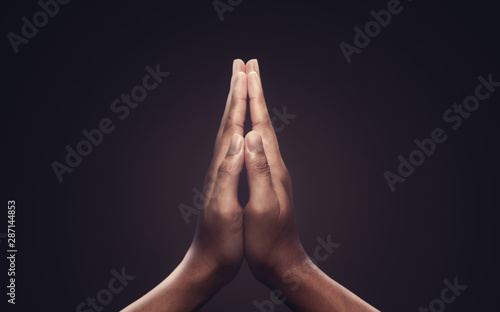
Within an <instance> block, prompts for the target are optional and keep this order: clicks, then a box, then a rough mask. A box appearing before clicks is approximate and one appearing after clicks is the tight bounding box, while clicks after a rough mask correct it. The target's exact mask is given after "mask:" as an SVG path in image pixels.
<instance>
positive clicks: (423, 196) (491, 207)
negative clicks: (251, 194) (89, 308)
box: [0, 0, 500, 312]
mask: <svg viewBox="0 0 500 312" xmlns="http://www.w3.org/2000/svg"><path fill="white" fill-rule="evenodd" d="M387 2H388V1H387V0H382V1H312V2H306V1H279V2H278V1H250V0H244V1H243V2H242V3H241V4H240V5H239V6H237V7H236V8H235V9H234V11H233V12H226V13H225V15H224V17H225V19H224V21H223V22H221V20H220V19H219V17H218V15H217V13H216V11H215V9H214V7H213V6H212V2H211V1H210V0H207V1H141V2H139V1H101V2H87V1H72V2H70V3H68V4H66V5H63V6H61V7H60V11H59V13H58V14H57V15H56V16H55V17H54V18H51V19H50V20H49V22H48V24H47V26H45V27H44V28H41V29H40V30H39V33H38V34H37V35H36V37H35V38H34V39H31V40H30V42H29V43H28V44H26V45H21V46H20V52H19V53H18V54H15V53H14V51H13V49H12V47H11V45H10V44H9V41H8V39H7V36H6V35H7V33H8V32H15V33H17V34H20V30H21V26H22V22H21V17H22V16H27V17H28V18H31V17H32V16H33V14H34V13H35V12H36V11H39V10H40V8H39V6H38V5H37V3H36V1H34V0H31V1H16V2H14V1H9V2H5V3H2V7H3V8H2V10H1V12H2V13H1V16H2V34H3V35H4V37H3V40H2V43H1V51H2V76H3V82H2V84H1V98H2V112H1V113H0V116H1V118H2V119H1V127H2V130H1V133H2V134H1V135H2V136H1V138H2V150H1V157H2V172H1V194H2V196H1V198H2V201H4V204H6V202H7V200H11V199H15V200H16V204H17V205H16V211H17V218H16V226H17V227H16V229H17V231H16V232H17V241H16V242H17V248H18V250H19V252H18V254H17V258H18V259H17V263H16V264H17V288H16V290H17V304H16V308H17V309H18V311H34V310H36V311H75V310H76V307H77V305H78V304H79V303H80V302H82V301H84V300H85V299H86V298H87V297H88V296H92V297H95V296H96V294H97V292H98V291H99V290H101V289H103V288H106V287H107V284H108V281H109V280H110V278H111V277H112V275H111V273H110V271H111V270H112V269H116V270H120V269H121V268H122V267H126V271H127V273H128V274H131V275H134V276H136V278H135V280H133V281H131V282H130V284H129V285H128V286H127V287H126V288H125V290H124V291H123V292H122V293H120V294H118V295H116V296H115V297H114V299H113V301H112V302H111V304H110V305H109V306H107V307H105V309H104V311H117V310H119V309H121V308H123V307H125V306H126V305H128V304H129V303H131V302H132V301H134V300H135V299H137V298H138V297H140V296H141V295H143V294H144V293H146V292H147V291H149V290H150V289H151V288H153V287H154V286H155V285H157V284H158V283H159V282H160V281H161V280H163V279H164V278H165V277H166V276H167V275H168V274H169V273H170V272H171V271H172V270H173V269H174V268H175V266H176V265H177V264H178V263H179V262H180V260H181V259H182V257H183V255H184V253H185V252H186V250H187V248H188V247H189V244H190V242H191V240H192V236H193V234H194V229H195V226H194V224H195V222H194V220H195V219H194V218H192V220H193V221H192V222H191V224H190V225H186V224H185V222H184V220H183V218H182V216H181V214H180V212H179V209H178V206H179V204H180V203H185V204H187V205H190V206H192V204H191V201H192V199H193V192H192V189H193V188H194V187H197V188H198V189H200V188H201V182H202V179H203V176H204V174H205V170H206V169H207V167H208V164H209V161H210V158H211V153H212V148H213V142H214V139H215V134H216V131H217V129H218V125H219V122H220V117H221V116H222V112H223V109H224V104H225V99H226V96H227V92H228V88H229V79H230V75H231V64H232V60H233V59H234V58H242V59H243V60H245V61H247V60H249V59H251V58H257V59H259V62H260V68H261V73H262V79H263V84H264V90H265V94H266V99H267V103H268V106H269V108H270V109H271V108H273V107H274V108H277V109H278V110H281V108H282V107H283V106H285V105H286V107H287V110H288V112H290V113H292V114H295V115H297V117H296V118H295V119H294V120H292V121H291V122H290V124H289V125H287V126H286V128H285V129H284V130H283V131H282V132H280V133H278V139H279V142H280V147H281V151H282V155H283V158H284V160H285V162H286V164H287V167H288V168H289V171H290V173H291V175H292V178H293V182H294V196H295V207H296V215H297V223H298V228H299V234H300V236H301V239H302V242H303V245H304V247H305V249H306V251H307V252H308V253H309V254H310V255H312V252H313V250H314V248H315V247H316V246H317V242H316V238H317V237H323V238H325V239H326V237H327V236H328V235H331V237H332V240H333V241H335V242H337V243H340V244H341V247H340V248H338V249H337V250H336V251H335V253H334V254H333V255H332V256H331V257H330V258H329V259H327V260H326V261H323V262H320V263H319V267H320V268H321V269H322V270H324V271H325V272H326V273H327V274H328V275H330V276H331V277H332V278H334V279H335V280H337V281H338V282H340V283H341V284H343V285H344V286H346V287H347V288H349V289H350V290H352V291H353V292H354V293H356V294H357V295H359V296H360V297H361V298H363V299H364V300H366V301H367V302H369V303H371V304H372V305H374V306H375V307H377V308H378V309H381V310H384V311H417V310H418V307H419V306H427V305H428V304H429V302H430V301H431V300H433V299H435V298H439V296H440V293H441V290H442V289H443V288H444V284H443V280H444V279H449V280H453V278H454V277H458V281H459V283H460V284H465V285H468V288H467V290H465V291H464V292H463V294H462V295H461V296H460V297H458V298H457V300H456V301H455V302H454V303H451V304H449V305H447V306H446V311H481V310H487V309H488V310H494V309H495V307H496V306H497V299H496V298H497V297H498V293H499V291H500V288H499V287H498V278H499V274H498V273H499V272H498V268H497V267H496V265H495V263H498V259H495V258H494V254H495V249H496V248H497V247H498V243H497V237H498V232H499V230H498V227H497V209H498V207H499V199H498V186H499V183H498V182H497V180H498V174H499V165H498V159H499V156H500V155H499V153H498V150H499V149H498V139H497V134H498V130H499V123H498V116H499V114H500V109H499V102H500V94H499V93H500V91H498V90H497V92H496V93H494V94H492V96H491V97H490V99H488V100H487V101H485V102H482V103H481V106H480V108H479V109H478V110H477V111H476V112H474V113H473V115H472V116H471V117H470V118H469V119H467V120H464V123H463V125H462V126H461V127H460V128H459V129H458V130H457V131H453V130H451V128H450V127H449V125H447V124H445V123H444V122H443V120H442V114H443V112H444V111H445V110H446V109H448V108H450V107H451V106H452V105H453V103H455V102H456V103H461V102H462V100H463V99H464V98H465V97H466V96H468V95H472V94H473V93H474V89H475V87H476V85H477V83H478V82H477V79H476V77H478V76H479V75H483V76H485V77H486V76H487V75H488V74H490V73H493V78H494V79H495V80H497V81H498V80H500V67H499V65H500V63H499V61H498V56H499V52H500V46H499V19H498V9H497V8H496V3H495V2H493V1H476V0H474V1H473V0H469V1H459V2H458V1H439V2H437V1H424V0H418V1H416V0H415V1H412V2H409V1H402V5H403V7H404V10H403V12H402V13H401V14H399V15H395V16H393V18H392V22H391V24H390V25H389V26H388V27H387V28H384V29H382V32H381V34H380V35H379V36H378V37H376V38H373V39H372V41H371V43H370V45H369V46H368V47H366V48H365V49H363V50H362V52H361V54H359V55H353V57H352V58H353V61H352V63H351V64H347V62H346V60H345V58H344V56H343V55H342V53H341V50H340V48H339V44H340V42H342V41H345V42H347V43H349V44H352V43H353V37H354V30H353V27H355V26H359V27H362V28H363V27H364V25H365V24H366V23H367V22H368V21H371V20H372V17H371V16H370V14H369V12H370V10H372V9H374V10H380V9H384V8H386V6H387ZM156 64H160V68H161V69H162V71H167V72H170V76H169V77H168V78H166V79H165V81H164V82H163V83H162V84H160V86H159V87H158V88H157V89H156V90H154V91H151V92H150V93H149V94H148V98H147V99H146V100H145V101H144V102H142V103H141V104H139V107H138V108H137V109H135V110H132V111H131V113H130V116H129V117H128V118H127V119H125V120H123V121H121V120H119V119H118V118H117V116H118V115H116V114H114V113H112V112H111V111H110V103H111V102H112V101H113V100H114V99H116V98H118V97H119V96H120V94H121V93H129V92H130V90H131V89H132V88H133V87H134V86H136V85H138V84H140V82H141V81H142V77H143V76H144V75H145V74H146V72H145V70H144V68H145V67H146V66H147V65H150V66H152V67H154V66H155V65H156ZM105 117H108V118H110V119H112V120H113V123H114V124H115V126H116V129H115V131H114V132H113V133H111V134H109V135H105V137H104V140H103V142H102V143H101V144H100V146H98V147H97V148H94V151H93V152H92V154H91V155H90V156H88V157H84V159H83V161H82V164H81V165H80V166H79V167H77V168H75V170H74V171H73V172H72V173H71V174H66V175H64V181H63V182H62V183H59V182H58V180H57V178H56V175H55V174H54V172H53V170H52V168H51V163H52V162H53V161H58V162H61V163H63V162H64V157H65V155H66V152H65V150H64V148H65V146H66V145H70V146H72V147H73V148H74V147H75V146H76V144H77V143H78V142H79V141H80V140H82V139H83V138H84V137H83V135H82V134H81V131H82V130H83V129H87V130H90V129H93V128H96V127H97V126H98V123H99V121H100V120H101V119H102V118H105ZM436 127H442V128H443V129H445V130H446V133H447V134H448V140H447V141H446V142H445V143H443V144H441V145H439V146H437V148H436V152H435V153H434V155H432V156H430V157H429V158H427V159H426V160H425V163H424V164H423V165H422V166H420V167H418V168H416V170H415V173H414V174H413V175H412V176H411V177H409V178H408V179H407V180H406V181H405V182H404V183H402V184H397V185H396V192H394V193H391V191H390V190H389V187H388V185H387V183H386V181H385V179H384V177H383V173H384V171H386V170H390V171H392V172H396V167H397V165H398V161H397V156H398V155H400V154H402V155H403V156H405V157H407V156H408V154H409V153H410V152H411V151H412V150H413V149H415V145H414V143H413V140H415V139H424V138H426V137H429V136H430V133H431V131H432V130H433V129H434V128H436ZM2 214H4V216H2V217H1V218H0V220H4V221H2V224H3V225H1V227H0V233H5V232H6V231H7V230H6V228H7V222H6V221H7V218H6V217H7V209H5V210H4V211H3V212H2ZM1 241H2V242H1V243H0V247H1V250H2V252H1V254H2V256H1V259H2V260H0V265H1V271H0V281H1V282H2V289H4V291H5V289H6V288H5V286H4V285H6V275H7V274H6V273H7V262H6V261H5V260H6V259H5V257H6V253H5V250H6V248H7V247H6V246H7V245H6V239H4V238H2V239H1ZM269 294H270V291H269V290H268V289H267V288H266V287H264V286H263V285H261V284H259V283H258V282H257V281H256V280H254V278H253V277H252V276H251V274H250V273H249V271H248V269H247V266H246V263H244V264H243V266H242V269H241V271H240V273H239V275H238V276H237V277H236V278H235V280H234V281H233V282H232V284H230V285H229V286H228V287H225V288H224V289H223V290H222V291H221V292H220V293H219V294H218V295H217V296H216V297H214V298H213V299H212V300H211V301H210V302H209V303H208V304H207V305H206V306H205V308H204V309H203V311H248V312H250V311H254V310H256V308H255V307H254V305H253V304H252V302H253V301H254V300H257V301H262V300H265V299H269ZM1 298H2V299H1V303H0V305H1V306H2V308H1V310H2V311H5V310H4V308H3V306H6V307H7V309H6V311H11V310H13V309H12V306H11V305H7V304H6V301H7V299H8V297H7V296H6V295H2V296H1ZM275 311H287V308H286V307H285V306H283V305H282V306H278V307H276V309H275Z"/></svg>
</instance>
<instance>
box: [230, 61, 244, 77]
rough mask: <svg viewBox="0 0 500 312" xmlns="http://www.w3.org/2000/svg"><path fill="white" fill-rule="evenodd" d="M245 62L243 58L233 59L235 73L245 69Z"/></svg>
mask: <svg viewBox="0 0 500 312" xmlns="http://www.w3.org/2000/svg"><path fill="white" fill-rule="evenodd" d="M245 68H246V66H245V62H243V60H242V59H234V60H233V74H234V73H237V72H240V71H245Z"/></svg>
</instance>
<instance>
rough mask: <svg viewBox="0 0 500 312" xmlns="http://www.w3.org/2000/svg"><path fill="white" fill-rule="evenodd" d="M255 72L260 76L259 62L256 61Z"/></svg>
mask: <svg viewBox="0 0 500 312" xmlns="http://www.w3.org/2000/svg"><path fill="white" fill-rule="evenodd" d="M255 71H256V72H257V74H259V75H260V68H259V61H258V60H257V59H255Z"/></svg>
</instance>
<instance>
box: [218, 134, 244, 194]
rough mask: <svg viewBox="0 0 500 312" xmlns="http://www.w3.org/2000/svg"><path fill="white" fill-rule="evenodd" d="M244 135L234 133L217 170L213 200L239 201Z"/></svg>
mask: <svg viewBox="0 0 500 312" xmlns="http://www.w3.org/2000/svg"><path fill="white" fill-rule="evenodd" d="M243 162H244V156H243V137H242V136H241V135H239V134H234V135H233V136H232V138H231V142H230V143H229V149H228V151H227V153H226V156H225V158H224V159H223V160H222V163H221V164H220V166H219V169H218V170H217V177H216V179H215V186H214V191H213V193H212V195H211V200H212V201H216V202H219V203H221V202H225V203H228V202H231V201H233V200H234V201H235V202H236V203H237V202H238V183H239V180H240V173H241V170H242V169H243Z"/></svg>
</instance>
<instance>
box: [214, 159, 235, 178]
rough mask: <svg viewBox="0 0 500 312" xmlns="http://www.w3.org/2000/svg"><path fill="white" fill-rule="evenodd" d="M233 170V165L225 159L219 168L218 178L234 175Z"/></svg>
mask: <svg viewBox="0 0 500 312" xmlns="http://www.w3.org/2000/svg"><path fill="white" fill-rule="evenodd" d="M233 171H234V169H233V165H232V164H231V163H230V162H228V161H226V160H223V161H222V163H221V164H220V166H219V169H218V170H217V179H218V180H225V179H227V178H229V177H230V176H231V175H232V172H233Z"/></svg>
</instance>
